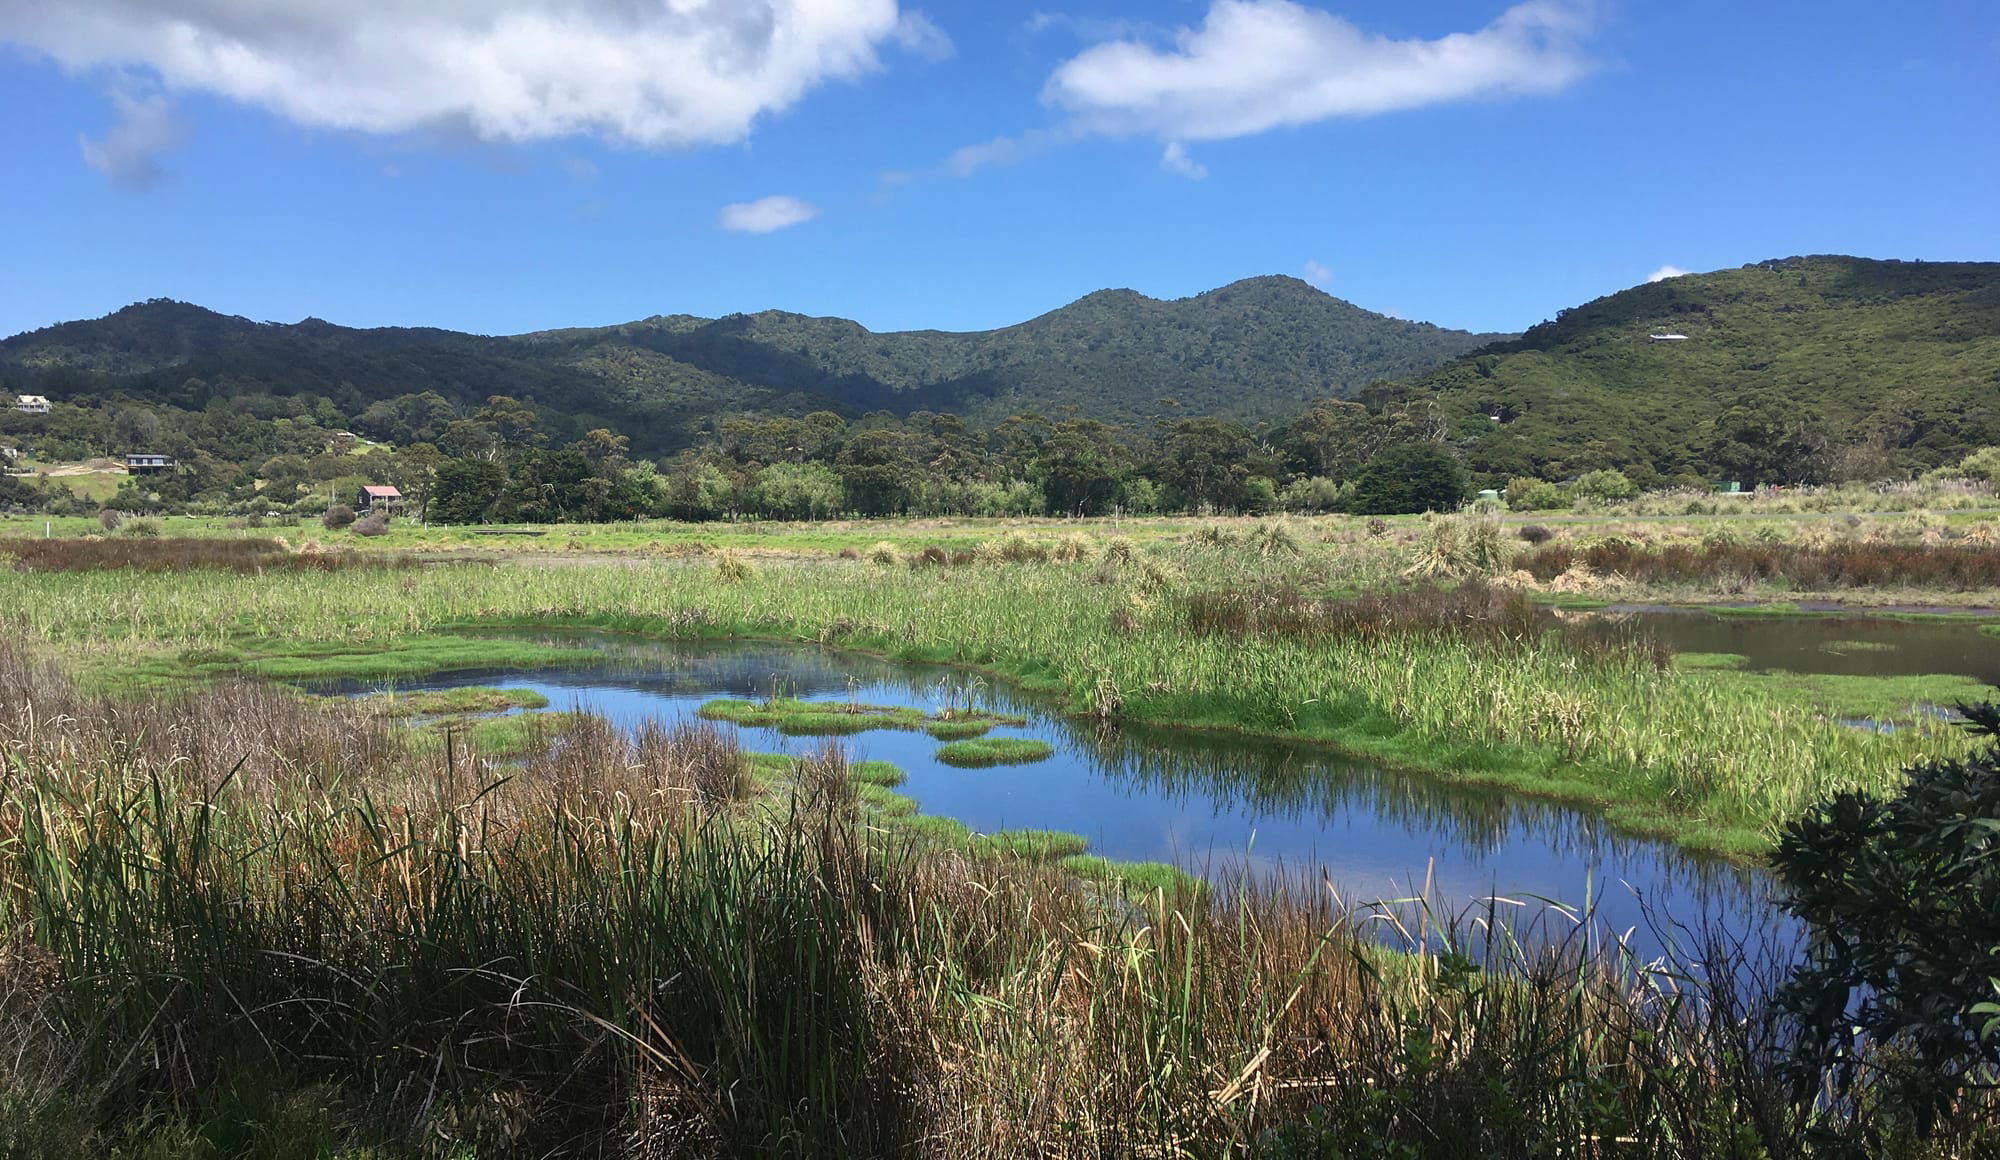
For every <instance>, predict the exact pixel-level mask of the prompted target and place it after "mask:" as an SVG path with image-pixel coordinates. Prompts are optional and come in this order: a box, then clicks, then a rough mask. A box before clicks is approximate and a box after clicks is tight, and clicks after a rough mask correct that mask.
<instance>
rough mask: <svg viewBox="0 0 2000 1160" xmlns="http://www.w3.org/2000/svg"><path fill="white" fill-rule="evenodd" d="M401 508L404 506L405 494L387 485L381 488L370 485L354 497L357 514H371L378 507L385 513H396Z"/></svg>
mask: <svg viewBox="0 0 2000 1160" xmlns="http://www.w3.org/2000/svg"><path fill="white" fill-rule="evenodd" d="M401 506H403V493H402V492H400V491H397V490H396V489H395V488H393V487H390V486H388V485H387V484H383V485H381V486H376V485H374V484H369V485H368V486H366V487H363V488H362V489H361V491H360V492H359V493H357V494H356V495H355V497H354V510H355V511H356V512H370V511H374V510H375V509H376V508H378V507H379V508H381V509H382V510H383V511H385V512H386V511H394V510H395V509H396V508H399V507H401Z"/></svg>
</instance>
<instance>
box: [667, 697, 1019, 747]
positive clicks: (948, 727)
mask: <svg viewBox="0 0 2000 1160" xmlns="http://www.w3.org/2000/svg"><path fill="white" fill-rule="evenodd" d="M696 712H697V713H698V714H699V715H700V716H702V717H705V718H707V719H709V720H711V721H727V722H729V723H730V724H732V725H740V726H744V727H746V728H752V729H776V730H777V731H778V732H779V733H782V734H784V735H785V736H787V737H842V736H847V735H850V734H854V733H866V732H869V731H871V730H875V729H903V730H911V731H922V732H927V733H930V734H931V735H932V736H934V737H937V738H938V739H940V740H952V739H957V738H966V737H977V736H979V735H981V734H983V733H985V732H986V731H987V730H989V729H991V728H993V727H994V726H995V725H1023V724H1026V723H1027V719H1026V718H1024V717H1014V716H1007V715H1005V714H1000V713H988V712H986V711H984V710H980V709H953V710H950V711H949V715H946V714H938V715H937V716H930V715H927V714H926V713H925V712H924V711H923V710H921V709H912V708H908V707H906V706H901V705H860V704H853V703H850V702H846V701H800V700H795V699H792V698H789V697H777V698H772V699H771V700H768V701H743V700H737V699H734V698H728V697H724V698H719V699H717V700H714V701H710V702H708V703H707V704H705V705H703V706H702V707H701V708H700V709H698V710H696Z"/></svg>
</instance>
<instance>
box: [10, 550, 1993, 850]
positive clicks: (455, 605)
mask: <svg viewBox="0 0 2000 1160" xmlns="http://www.w3.org/2000/svg"><path fill="white" fill-rule="evenodd" d="M1094 555H1095V558H1094V559H1083V560H1078V561H1076V562H1061V561H1054V560H1051V561H1047V562H1029V563H1020V564H989V565H981V566H977V567H968V568H962V569H961V568H951V567H942V568H910V567H904V566H883V565H878V564H872V563H869V562H867V561H865V560H853V561H843V560H825V561H814V562H803V561H783V560H779V561H765V562H763V563H761V564H760V565H758V566H756V567H751V568H747V569H742V570H740V571H738V570H727V571H726V570H724V569H721V568H719V567H717V565H716V564H715V563H713V562H711V561H708V560H705V559H683V560H672V561H658V562H649V563H643V564H630V565H621V566H616V567H575V568H548V569H539V568H534V569H530V568H499V569H451V570H442V571H430V570H423V571H416V572H409V573H387V572H367V571H339V572H334V573H328V574H324V575H313V576H311V577H309V578H308V577H304V576H297V575H285V574H279V573H270V572H267V573H264V574H262V575H254V576H239V575H234V574H224V573H219V572H189V573H183V574H170V575H169V574H162V575H116V576H114V575H111V574H105V573H71V574H60V575H46V574H20V575H17V576H15V577H13V578H12V579H13V580H14V581H15V582H16V583H15V591H16V592H17V593H18V599H17V600H16V601H14V602H13V603H11V604H10V605H9V607H8V608H7V609H5V610H4V611H0V623H6V624H8V625H10V626H11V627H13V628H15V629H17V630H21V631H27V632H31V633H33V634H35V635H37V636H39V637H41V638H43V639H46V640H49V641H51V642H53V643H55V644H57V645H58V646H60V647H61V648H62V649H63V651H64V652H65V653H66V654H67V655H69V656H70V657H71V658H72V659H73V661H74V663H76V664H78V665H79V666H81V667H83V668H84V669H85V670H86V671H87V672H88V673H90V674H91V675H92V676H93V678H94V679H98V680H104V679H107V678H108V679H126V678H129V677H131V676H132V675H134V674H143V675H151V676H154V677H164V676H166V675H170V674H172V673H175V672H186V673H196V674H199V673H216V672H230V671H245V672H253V673H259V674H263V675H269V676H274V677H278V678H280V679H310V678H314V677H326V676H338V675H384V674H390V673H397V672H410V673H414V672H420V671H425V670H435V669H442V668H451V667H481V666H484V665H488V664H492V663H498V660H497V658H498V657H499V656H500V655H501V651H502V650H504V649H506V648H520V647H523V646H521V645H519V644H518V643H512V642H504V641H491V640H481V639H479V638H476V637H473V638H459V637H454V636H451V635H450V634H445V633H441V631H440V630H442V629H445V628H448V627H451V626H482V627H496V626H516V627H528V626H570V627H597V628H604V629H612V630H619V631H630V632H641V633H647V634H652V635H657V636H661V637H665V638H672V639H721V638H732V637H758V638H771V639H780V640H792V641H801V642H812V643H819V644H828V645H836V646H840V647H845V648H854V649H862V650H867V651H872V652H877V653H881V654H884V655H888V656H891V657H896V658H899V659H905V660H912V661H931V662H944V663H951V664H959V665H968V666H973V667H977V668H980V669H982V670H985V671H988V672H991V673H994V674H996V675H999V676H1004V677H1006V678H1008V679H1010V680H1014V681H1017V682H1019V683H1021V684H1022V685H1024V686H1027V687H1030V688H1034V689H1040V690H1045V691H1048V692H1051V693H1053V694H1055V695H1057V696H1059V697H1060V698H1061V699H1062V703H1063V704H1064V705H1065V707H1066V708H1067V709H1068V710H1069V711H1071V712H1074V713H1079V714H1086V715H1092V716H1099V717H1105V718H1122V719H1128V720H1134V721H1146V722H1156V723H1168V724H1175V725H1182V726H1187V727H1193V728H1206V729H1227V730H1239V731H1244V732H1249V733H1255V734H1260V735H1267V736H1273V737H1280V738H1287V739H1294V740H1299V741H1306V742H1314V743H1324V744H1330V745H1335V746H1338V747H1340V748H1341V749H1343V750H1346V751H1348V752H1350V753H1354V754H1357V755H1360V756H1364V757H1369V758H1373V759H1377V760H1380V761H1383V762H1385V763H1389V764H1393V765H1398V766H1403V767H1409V768H1417V769H1425V770H1429V771H1433V772H1435V773H1437V774H1439V775H1440V776H1444V777H1448V778H1454V779H1458V780H1461V781H1466V782H1473V783H1479V784H1486V785H1495V786H1501V787H1505V788H1508V789H1512V790H1515V791H1518V792H1523V793H1530V794H1537V795H1542V796H1546V797H1551V798H1556V799H1561V800H1564V801H1569V802H1574V803H1578V804H1582V805H1587V806H1592V807H1596V808H1600V809H1602V810H1603V811H1604V812H1605V813H1606V814H1607V815H1608V816H1609V817H1610V818H1611V820H1613V821H1614V822H1615V823H1617V824H1619V825H1622V826H1624V827H1626V828H1628V829H1632V830H1635V831H1639V832H1646V833H1652V834H1661V835H1666V836H1670V837H1672V838H1674V839H1676V840H1678V841H1681V842H1683V843H1685V844H1687V845H1689V846H1692V847H1696V848H1700V849H1704V850H1710V851H1717V852H1723V853H1731V854H1736V855H1750V854H1754V853H1755V852H1756V851H1758V850H1760V849H1762V848H1764V846H1765V845H1766V844H1767V843H1768V841H1769V839H1770V836H1771V834H1772V832H1773V829H1774V827H1775V826H1776V825H1777V824H1778V822H1779V821H1780V820H1781V819H1784V818H1788V817H1790V816H1793V815H1794V814H1796V813H1797V812H1798V811H1799V809H1801V808H1802V807H1803V805H1804V804H1805V803H1807V802H1809V801H1812V800H1815V799H1817V798H1819V797H1822V796H1824V795H1825V794H1827V793H1830V792H1832V791H1834V790H1836V789H1840V788H1847V787H1852V786H1875V787H1877V788H1881V787H1885V786H1887V785H1889V784H1891V783H1892V782H1893V781H1894V779H1895V778H1896V777H1897V774H1896V772H1895V771H1896V770H1897V769H1899V768H1900V767H1901V766H1903V765H1905V764H1908V763H1909V762H1911V761H1912V760H1915V759H1916V758H1918V757H1921V756H1924V755H1927V754H1931V753H1935V752H1940V751H1942V750H1944V749H1945V748H1947V747H1957V746H1960V745H1962V742H1960V740H1959V739H1958V738H1957V737H1956V736H1955V735H1954V734H1953V733H1951V732H1950V731H1948V730H1944V729H1926V728H1921V727H1919V728H1915V729H1909V730H1900V731H1898V732H1897V733H1895V734H1894V735H1890V736H1874V735H1870V734H1866V733H1863V732H1861V731H1858V730H1854V729H1850V728H1847V727H1845V726H1842V725H1841V724H1839V723H1838V721H1837V720H1835V719H1834V718H1833V716H1832V715H1830V714H1828V713H1826V712H1825V711H1823V710H1820V709H1817V708H1814V707H1813V706H1811V705H1809V704H1805V703H1801V702H1800V701H1798V700H1797V699H1795V698H1794V697H1793V696H1790V695H1786V694H1784V693H1783V692H1780V691H1771V690H1769V689H1760V688H1745V687H1744V686H1743V684H1742V683H1741V682H1740V681H1735V680H1732V678H1731V675H1730V674H1723V673H1704V672H1695V671H1678V670H1676V669H1674V668H1673V667H1672V666H1663V665H1661V664H1660V663H1659V660H1658V658H1657V657H1656V656H1653V655H1650V654H1648V653H1646V652H1644V650H1639V651H1632V650H1610V651H1603V652H1600V653H1591V654H1580V653H1578V652H1576V651H1574V650H1572V649H1569V648H1567V647H1544V642H1543V641H1542V640H1541V638H1539V637H1534V638H1526V639H1524V638H1522V637H1520V636H1518V635H1514V634H1510V633H1506V632H1502V633H1498V634H1495V633H1492V632H1488V631H1485V630H1484V629H1479V630H1477V631H1472V630H1468V627H1467V624H1468V623H1469V621H1468V620H1467V618H1468V617H1469V618H1470V619H1471V620H1472V621H1479V620H1480V618H1481V617H1482V616H1483V614H1480V613H1478V612H1477V611H1476V610H1468V611H1467V612H1466V614H1465V616H1461V617H1460V618H1459V619H1458V620H1453V619H1451V617H1449V616H1447V617H1446V618H1445V619H1443V620H1439V621H1436V622H1427V623H1419V624H1417V625H1416V627H1415V628H1414V629H1412V630H1411V631H1407V632H1404V631H1400V630H1399V631H1396V632H1393V633H1385V632H1381V631H1375V630H1372V629H1370V628H1369V627H1368V626H1367V625H1366V624H1365V623H1361V622H1358V621H1357V622H1355V623H1354V624H1352V625H1349V626H1348V627H1346V628H1343V629H1341V630H1340V631H1319V630H1318V629H1315V630H1314V631H1312V632H1308V633H1300V632H1297V631H1293V629H1292V627H1290V626H1288V625H1287V624H1286V623H1284V622H1283V620H1282V618H1280V619H1278V620H1270V619H1268V618H1266V619H1263V620H1259V619H1255V618H1252V619H1251V620H1247V621H1244V622H1243V623H1241V624H1239V625H1234V626H1232V625H1231V624H1230V623H1228V622H1227V620H1226V618H1223V619H1217V618H1215V617H1213V616H1207V615H1206V614H1205V613H1204V614H1201V615H1197V610H1199V609H1201V608H1202V607H1204V606H1203V605H1201V604H1200V602H1199V601H1198V600H1196V599H1194V598H1195V597H1198V596H1200V594H1203V593H1212V592H1219V591H1226V590H1230V589H1236V588H1241V587H1242V585H1243V584H1244V582H1245V577H1244V566H1245V556H1244V553H1243V551H1242V549H1241V545H1222V546H1215V547H1212V548H1210V547H1203V546H1202V545H1199V544H1189V545H1182V546H1180V547H1177V548H1173V549H1167V550H1160V551H1145V550H1140V551H1131V550H1126V551H1122V552H1120V551H1114V550H1112V548H1111V546H1110V545H1106V546H1104V548H1103V549H1102V550H1100V551H1099V552H1097V553H1095V554H1094ZM1255 568H1256V573H1257V575H1258V576H1259V577H1260V578H1261V579H1262V580H1263V582H1264V583H1265V584H1266V586H1268V587H1269V589H1270V590H1271V591H1274V592H1285V591H1296V592H1306V593H1311V592H1326V593H1336V592H1353V591H1359V590H1364V589H1367V588H1369V587H1370V586H1373V585H1379V584H1380V583H1381V582H1382V577H1381V574H1380V570H1379V566H1378V564H1377V563H1376V562H1375V561H1372V560H1370V559H1365V558H1364V559H1358V560H1357V559H1350V558H1349V557H1348V556H1346V555H1345V554H1343V553H1341V552H1338V551H1332V550H1319V549H1312V548H1310V547H1308V548H1307V550H1304V551H1301V552H1299V553H1297V554H1295V555H1294V554H1288V553H1274V554H1273V555H1271V556H1269V557H1268V558H1263V559H1259V560H1257V562H1256V564H1255ZM454 642H455V643H454ZM461 650H462V651H461ZM539 655H540V656H541V657H542V658H543V659H544V661H546V662H560V661H562V660H564V659H574V657H575V656H576V655H577V651H576V650H564V649H550V650H548V651H547V652H545V653H542V654H539ZM204 658H206V659H204ZM517 659H520V658H517ZM508 663H512V662H508Z"/></svg>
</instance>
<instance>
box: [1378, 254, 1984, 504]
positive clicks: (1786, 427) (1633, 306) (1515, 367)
mask: <svg viewBox="0 0 2000 1160" xmlns="http://www.w3.org/2000/svg"><path fill="white" fill-rule="evenodd" d="M1654 335H1679V336H1682V337H1681V338H1679V339H1667V340H1663V341H1656V340H1654V338H1653V336H1654ZM1366 399H1367V401H1368V402H1370V403H1371V404H1374V405H1377V406H1380V405H1384V404H1389V403H1396V402H1401V403H1405V404H1418V403H1421V404H1423V405H1426V406H1433V407H1436V408H1438V409H1440V411H1441V412H1442V422H1441V424H1440V426H1441V428H1442V429H1443V430H1444V431H1445V433H1446V438H1447V441H1448V442H1450V443H1452V444H1453V445H1454V446H1455V447H1457V448H1458V449H1459V450H1460V451H1461V453H1462V455H1463V458H1464V460H1465V463H1466V466H1467V467H1468V468H1470V469H1471V470H1472V471H1473V472H1475V473H1479V474H1482V475H1484V476H1486V477H1489V478H1507V477H1511V476H1540V477H1542V478H1545V479H1563V478H1566V477H1570V476H1574V475H1577V474H1581V473H1583V472H1587V471H1591V470H1595V469H1600V468H1608V467H1616V468H1621V469H1624V470H1625V471H1626V472H1627V473H1628V474H1630V475H1632V476H1633V478H1634V479H1637V480H1641V481H1642V482H1653V478H1652V477H1658V478H1660V479H1668V478H1674V477H1682V476H1700V477H1705V478H1710V479H1739V480H1742V481H1744V482H1746V483H1750V482H1763V483H1805V482H1820V481H1825V480H1829V479H1894V478H1904V477H1907V476H1908V475H1909V474H1911V473H1913V472H1916V471H1921V470H1924V469H1927V468H1932V467H1937V466H1939V465H1941V464H1944V463H1948V462H1953V461H1956V460H1957V459H1958V458H1959V457H1961V456H1963V455H1964V454H1965V453H1966V452H1967V451H1968V450H1969V449H1971V448H1975V447H1979V446H1986V445H1993V444H2000V263H1992V262H1896V261H1871V260H1867V259H1862V258H1849V257H1824V256H1822V257H1805V258H1787V259H1782V260H1777V261H1769V262H1761V263H1757V264H1755V265H1750V266H1744V267H1742V268H1740V269H1733V270H1720V271H1717V272H1715V273H1710V274H1694V275H1687V276H1683V277H1677V278H1669V279H1665V280H1662V281H1659V282H1654V283H1650V284H1648V285H1643V286H1635V287H1633V288H1632V289H1629V290H1623V291H1620V292H1619V293H1616V294H1612V295H1610V296H1608V297H1605V298H1599V299H1597V300H1596V301H1594V302H1589V303H1586V304H1584V305H1582V306H1579V307H1576V308H1575V309H1573V310H1567V311H1564V312H1563V313H1562V314H1561V315H1560V316H1559V317H1558V318H1556V319H1555V320H1554V321H1552V322H1545V323H1543V324H1541V325H1539V326H1536V327H1533V328H1531V329H1530V330H1528V331H1527V333H1525V334H1523V335H1521V336H1520V337H1519V338H1517V339H1514V340H1511V341H1505V342H1500V343H1496V344H1494V345H1492V346H1489V347H1487V348H1485V349H1483V350H1480V351H1477V352H1474V353H1472V354H1469V355H1466V356H1464V357H1462V358H1459V359H1456V360H1454V361H1453V362H1451V363H1450V364H1448V365H1446V366H1444V367H1441V368H1439V369H1437V370H1435V371H1432V372H1430V373H1429V374H1424V375H1419V376H1415V377H1413V378H1411V379H1408V380H1406V381H1404V382H1401V383H1398V384H1396V385H1395V386H1393V387H1390V388H1386V389H1376V390H1371V391H1369V392H1367V393H1366Z"/></svg>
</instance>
